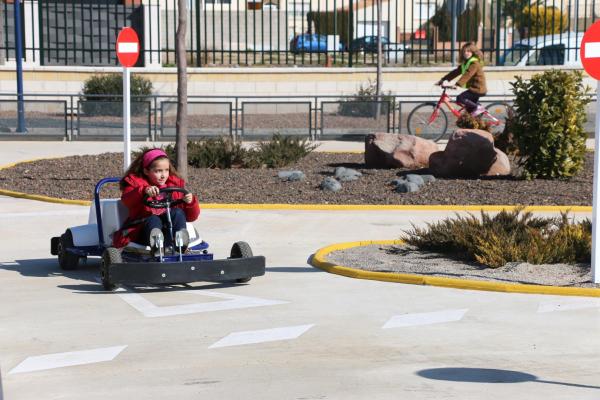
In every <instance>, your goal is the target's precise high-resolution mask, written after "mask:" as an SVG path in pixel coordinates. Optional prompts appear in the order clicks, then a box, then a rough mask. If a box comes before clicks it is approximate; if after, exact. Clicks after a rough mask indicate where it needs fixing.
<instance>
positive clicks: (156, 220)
mask: <svg viewBox="0 0 600 400" xmlns="http://www.w3.org/2000/svg"><path fill="white" fill-rule="evenodd" d="M171 222H172V223H173V238H175V232H177V231H178V230H181V229H185V213H184V212H183V210H182V209H181V208H172V209H171ZM154 228H158V229H161V230H162V232H163V235H164V236H165V246H171V245H173V243H172V241H171V234H170V233H169V220H168V219H167V213H166V212H165V213H163V214H161V215H152V216H150V217H148V218H146V220H145V221H144V233H143V234H142V237H141V238H140V244H145V245H146V246H148V245H150V232H151V231H152V229H154Z"/></svg>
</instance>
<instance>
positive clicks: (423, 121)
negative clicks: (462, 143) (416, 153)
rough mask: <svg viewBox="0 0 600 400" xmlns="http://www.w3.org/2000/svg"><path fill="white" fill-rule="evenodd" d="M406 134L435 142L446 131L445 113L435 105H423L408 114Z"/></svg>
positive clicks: (446, 120)
mask: <svg viewBox="0 0 600 400" xmlns="http://www.w3.org/2000/svg"><path fill="white" fill-rule="evenodd" d="M407 124H408V133H410V134H411V135H414V136H419V137H422V138H423V139H429V140H433V141H435V142H437V141H438V140H440V139H441V138H442V137H443V136H444V135H445V134H446V130H447V129H448V116H447V115H446V112H445V111H444V110H443V109H441V108H439V109H436V104H435V103H424V104H421V105H420V106H417V107H415V109H414V110H412V111H411V112H410V114H408V120H407Z"/></svg>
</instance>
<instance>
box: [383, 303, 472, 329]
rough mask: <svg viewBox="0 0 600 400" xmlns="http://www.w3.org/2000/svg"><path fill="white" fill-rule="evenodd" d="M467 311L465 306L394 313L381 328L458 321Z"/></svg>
mask: <svg viewBox="0 0 600 400" xmlns="http://www.w3.org/2000/svg"><path fill="white" fill-rule="evenodd" d="M467 311H469V310H468V309H467V308H463V309H460V310H444V311H434V312H428V313H419V314H403V315H396V316H393V317H392V318H390V320H389V321H388V322H386V323H385V325H384V326H383V328H382V329H389V328H403V327H407V326H419V325H432V324H440V323H443V322H454V321H460V320H461V319H462V317H464V316H465V314H466V313H467Z"/></svg>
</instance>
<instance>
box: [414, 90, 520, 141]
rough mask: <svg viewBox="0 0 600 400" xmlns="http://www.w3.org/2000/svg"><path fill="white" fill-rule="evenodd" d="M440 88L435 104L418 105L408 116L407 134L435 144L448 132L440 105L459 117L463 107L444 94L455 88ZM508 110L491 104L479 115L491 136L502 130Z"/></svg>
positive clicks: (501, 105)
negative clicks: (487, 126) (487, 124)
mask: <svg viewBox="0 0 600 400" xmlns="http://www.w3.org/2000/svg"><path fill="white" fill-rule="evenodd" d="M441 87H442V95H441V96H440V98H439V100H438V101H437V103H434V102H427V103H423V104H420V105H418V106H417V107H415V108H414V109H413V110H412V111H411V112H410V114H408V120H407V124H408V133H410V134H411V135H415V136H420V137H423V138H425V139H431V140H433V141H436V142H437V141H438V140H440V139H441V138H442V137H443V136H444V135H445V134H446V132H447V130H448V115H447V113H446V111H444V109H443V108H442V104H446V106H447V107H448V109H449V111H450V113H452V114H453V115H454V116H455V117H456V118H459V117H460V116H461V114H462V111H463V109H464V106H463V105H461V104H458V103H456V102H455V101H452V100H450V96H449V95H448V94H447V93H446V91H447V90H448V89H456V86H453V85H443V84H442V86H441ZM451 103H452V104H456V105H457V106H458V107H459V108H458V109H456V108H454V107H452V105H451ZM509 108H510V106H509V105H508V104H506V103H503V102H493V103H490V104H488V105H487V106H486V107H485V109H484V111H483V112H482V113H481V115H480V116H481V118H483V119H484V120H486V121H487V122H488V123H489V124H490V125H491V128H492V134H497V133H500V132H502V131H503V130H504V126H505V125H506V117H507V115H508V110H509Z"/></svg>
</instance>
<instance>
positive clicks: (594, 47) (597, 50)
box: [585, 42, 600, 58]
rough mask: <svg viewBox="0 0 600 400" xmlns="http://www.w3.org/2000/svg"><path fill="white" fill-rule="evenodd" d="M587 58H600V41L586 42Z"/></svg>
mask: <svg viewBox="0 0 600 400" xmlns="http://www.w3.org/2000/svg"><path fill="white" fill-rule="evenodd" d="M585 58H600V42H588V43H586V44H585Z"/></svg>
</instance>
